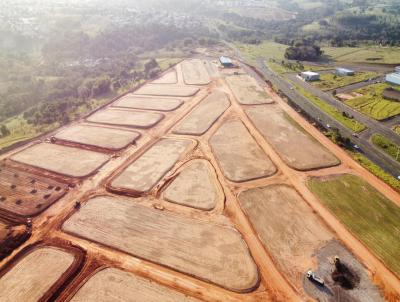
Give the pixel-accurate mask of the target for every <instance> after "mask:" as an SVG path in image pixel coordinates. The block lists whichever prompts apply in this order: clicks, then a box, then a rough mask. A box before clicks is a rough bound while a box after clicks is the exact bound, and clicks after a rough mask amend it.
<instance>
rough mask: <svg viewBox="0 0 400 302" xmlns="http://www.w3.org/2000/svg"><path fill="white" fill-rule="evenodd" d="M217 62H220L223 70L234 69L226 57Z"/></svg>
mask: <svg viewBox="0 0 400 302" xmlns="http://www.w3.org/2000/svg"><path fill="white" fill-rule="evenodd" d="M219 61H220V63H221V65H222V66H224V67H225V68H231V67H234V64H233V62H232V60H231V59H230V58H228V57H220V58H219Z"/></svg>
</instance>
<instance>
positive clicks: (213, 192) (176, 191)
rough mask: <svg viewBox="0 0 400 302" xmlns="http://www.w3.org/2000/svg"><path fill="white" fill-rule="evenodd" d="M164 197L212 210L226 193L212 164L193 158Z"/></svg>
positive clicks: (182, 203) (186, 204)
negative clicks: (223, 191)
mask: <svg viewBox="0 0 400 302" xmlns="http://www.w3.org/2000/svg"><path fill="white" fill-rule="evenodd" d="M163 197H164V198H165V199H166V200H168V201H170V202H173V203H177V204H181V205H184V206H188V207H192V208H196V209H200V210H206V211H209V210H212V209H214V208H215V206H216V205H217V202H219V201H223V199H224V195H223V193H222V189H221V186H220V185H219V183H218V180H217V175H216V174H215V172H214V170H213V167H212V166H211V164H210V163H209V162H208V161H206V160H202V159H197V160H192V161H190V162H189V163H188V164H187V165H185V166H184V169H183V170H182V171H181V172H180V173H179V175H178V176H177V177H176V178H175V179H174V180H173V182H172V183H171V184H170V185H169V186H168V188H167V189H166V190H165V192H164V194H163Z"/></svg>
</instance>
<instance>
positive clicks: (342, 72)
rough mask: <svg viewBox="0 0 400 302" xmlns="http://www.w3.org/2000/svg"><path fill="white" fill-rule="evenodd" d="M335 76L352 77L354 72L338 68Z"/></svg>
mask: <svg viewBox="0 0 400 302" xmlns="http://www.w3.org/2000/svg"><path fill="white" fill-rule="evenodd" d="M336 74H337V75H338V76H341V77H344V76H353V75H354V70H351V69H347V68H341V67H339V68H336Z"/></svg>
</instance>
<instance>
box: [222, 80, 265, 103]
mask: <svg viewBox="0 0 400 302" xmlns="http://www.w3.org/2000/svg"><path fill="white" fill-rule="evenodd" d="M226 81H227V83H228V85H229V87H230V88H231V89H232V91H233V93H234V95H235V96H236V98H237V100H238V102H239V103H240V104H242V105H259V104H270V103H273V100H272V99H271V98H270V97H269V96H268V94H267V93H266V92H265V91H264V89H263V88H261V87H260V85H258V83H257V81H256V79H254V78H253V77H250V76H249V75H233V76H229V77H227V78H226Z"/></svg>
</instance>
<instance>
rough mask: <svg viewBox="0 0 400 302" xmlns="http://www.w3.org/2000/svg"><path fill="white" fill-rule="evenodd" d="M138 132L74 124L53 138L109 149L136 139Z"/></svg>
mask: <svg viewBox="0 0 400 302" xmlns="http://www.w3.org/2000/svg"><path fill="white" fill-rule="evenodd" d="M139 136H140V133H138V132H135V131H128V130H122V129H112V128H104V127H96V126H89V125H75V126H70V127H68V128H65V129H64V130H61V131H60V132H58V133H57V134H56V135H55V138H57V139H60V140H64V141H67V142H72V143H78V144H83V145H88V146H94V147H99V148H104V149H109V150H121V149H123V148H126V147H127V146H128V145H129V144H131V143H133V142H134V141H136V139H137V138H138V137H139Z"/></svg>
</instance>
